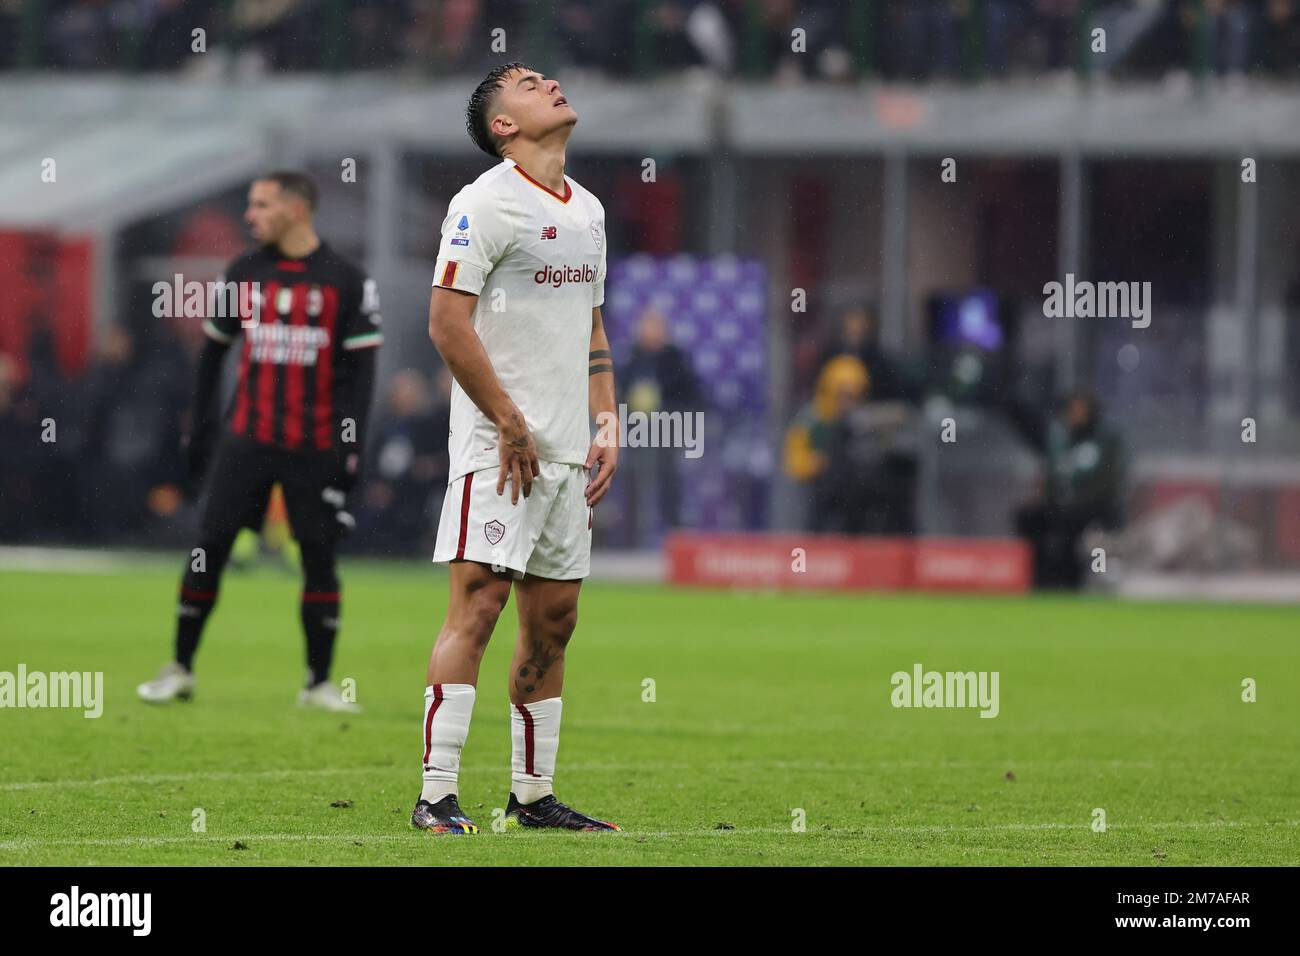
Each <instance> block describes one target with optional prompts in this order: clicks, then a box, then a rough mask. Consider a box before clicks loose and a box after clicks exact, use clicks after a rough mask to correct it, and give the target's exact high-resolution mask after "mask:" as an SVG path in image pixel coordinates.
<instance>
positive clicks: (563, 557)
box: [433, 461, 592, 581]
mask: <svg viewBox="0 0 1300 956" xmlns="http://www.w3.org/2000/svg"><path fill="white" fill-rule="evenodd" d="M541 466H542V473H541V474H540V475H539V476H538V477H536V478H534V479H533V488H532V492H531V493H530V494H529V496H528V497H527V498H525V497H524V495H523V491H522V490H521V491H520V493H519V501H518V503H516V504H513V505H512V504H511V503H510V481H509V480H508V479H507V481H506V485H505V489H504V490H503V491H502V493H501V494H500V495H498V494H497V474H498V469H497V468H495V467H493V468H485V469H483V470H482V471H476V472H470V473H469V474H467V475H462V476H461V477H459V478H457V479H456V480H455V481H453V482H452V483H451V484H449V485H448V486H447V497H446V498H444V499H443V502H442V518H441V519H440V520H439V522H438V541H437V544H436V545H435V546H434V549H433V560H434V561H436V562H439V563H444V562H448V561H461V560H464V561H479V562H481V563H483V564H489V565H492V566H493V568H494V569H495V570H497V571H505V570H509V571H511V572H512V573H513V575H514V577H515V578H522V577H523V576H524V574H525V573H527V574H531V575H535V576H536V577H540V578H552V579H554V580H557V581H569V580H573V579H575V578H585V577H586V576H587V575H588V574H590V573H591V522H592V513H591V509H590V508H588V507H587V499H586V496H585V495H584V494H583V490H584V489H585V488H586V487H587V470H586V469H585V468H583V467H582V466H581V465H568V464H561V463H559V462H554V461H543V462H541Z"/></svg>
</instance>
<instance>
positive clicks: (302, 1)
mask: <svg viewBox="0 0 1300 956" xmlns="http://www.w3.org/2000/svg"><path fill="white" fill-rule="evenodd" d="M1098 26H1100V27H1102V28H1104V29H1105V30H1106V31H1107V36H1108V46H1107V52H1108V53H1109V54H1111V55H1112V56H1113V60H1114V63H1115V66H1116V69H1117V72H1119V73H1121V74H1124V75H1139V76H1146V77H1156V76H1161V75H1164V74H1168V73H1173V72H1180V71H1183V72H1185V71H1187V70H1189V69H1196V70H1204V71H1206V72H1210V73H1219V74H1225V75H1240V74H1248V73H1249V74H1258V75H1267V74H1274V75H1285V76H1292V77H1294V76H1296V75H1297V73H1298V72H1300V0H802V2H796V0H757V2H753V0H536V2H534V0H0V68H12V67H14V66H18V65H22V66H27V67H40V68H53V69H59V70H106V69H107V70H133V71H134V70H144V71H177V70H183V69H194V70H199V71H202V70H204V69H211V67H212V64H213V62H216V61H218V60H220V59H221V57H222V56H223V55H227V56H229V57H230V58H232V59H234V60H235V61H237V63H238V65H239V67H240V68H243V69H245V70H246V71H251V72H258V71H286V70H320V69H325V70H334V69H339V70H375V69H383V70H393V69H396V70H400V71H406V72H410V73H414V74H427V73H450V72H457V71H470V72H476V71H481V70H482V69H484V68H485V67H486V66H487V65H488V64H490V63H494V62H498V61H499V60H500V57H501V55H502V52H503V51H501V50H499V49H498V50H494V49H492V48H491V47H490V45H489V41H490V40H491V39H492V35H493V31H495V30H497V29H498V28H499V29H500V30H503V31H504V34H502V35H501V36H502V37H503V38H504V41H505V43H506V48H505V52H507V53H509V54H511V55H515V54H519V55H521V56H524V57H526V58H535V59H537V60H538V61H539V64H544V68H545V69H547V70H549V71H550V72H553V73H555V72H559V71H560V70H569V71H573V70H575V69H576V70H583V71H591V72H598V73H601V74H604V75H609V76H646V75H650V74H655V73H661V72H665V71H675V70H681V69H686V68H692V67H694V68H703V69H708V70H711V71H714V72H718V73H722V74H734V73H740V74H744V75H770V76H777V77H781V78H786V79H795V78H801V77H802V78H816V79H824V80H830V81H835V80H844V79H848V78H851V77H855V76H861V75H864V74H866V75H874V76H881V77H884V78H886V79H895V80H926V79H941V78H952V79H967V80H971V79H977V78H981V77H994V78H997V77H1005V76H1014V75H1039V74H1043V73H1051V72H1054V71H1067V70H1070V69H1072V68H1074V67H1075V66H1076V65H1077V64H1078V63H1079V62H1080V57H1081V55H1082V54H1083V51H1084V50H1085V49H1086V48H1087V47H1086V44H1087V42H1088V39H1089V36H1090V33H1091V30H1092V29H1093V28H1095V27H1098ZM196 28H202V29H203V30H204V31H205V41H204V43H205V50H206V51H207V52H208V53H211V54H213V57H211V58H209V59H208V60H204V59H203V58H199V57H196V56H195V55H194V52H193V49H192V47H193V34H192V31H193V30H195V29H196ZM796 28H802V29H803V30H804V31H805V36H804V43H805V47H804V50H803V51H801V52H799V53H796V52H794V51H792V49H791V46H792V35H791V34H792V31H793V30H795V29H796Z"/></svg>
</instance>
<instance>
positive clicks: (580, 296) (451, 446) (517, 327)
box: [433, 159, 606, 481]
mask: <svg viewBox="0 0 1300 956" xmlns="http://www.w3.org/2000/svg"><path fill="white" fill-rule="evenodd" d="M564 187H565V195H561V194H558V193H556V192H554V191H552V190H551V189H548V188H547V187H545V186H543V185H542V184H541V183H539V182H537V181H536V180H534V179H533V178H532V177H530V176H529V175H528V174H527V173H525V172H524V170H523V169H522V168H521V167H520V166H519V165H518V164H517V163H515V161H514V160H512V159H506V160H503V161H502V162H501V163H500V164H499V165H497V166H494V167H493V168H492V169H489V170H488V171H487V172H485V173H484V174H483V175H482V176H480V177H479V178H478V179H476V180H474V182H472V183H470V184H469V185H468V186H466V187H465V188H464V189H462V190H461V191H460V192H458V193H457V194H456V195H455V196H454V197H453V198H452V200H451V205H450V206H449V207H448V209H447V218H446V219H445V220H444V221H443V223H442V242H441V244H440V246H439V248H438V262H437V266H436V271H435V273H434V280H433V284H434V285H435V286H443V287H444V288H448V289H456V290H459V291H461V292H468V293H472V294H474V295H477V296H478V302H477V303H476V305H475V307H474V331H475V332H477V333H478V337H479V339H481V340H482V342H483V348H484V349H485V350H486V351H487V355H488V358H489V359H490V360H491V362H492V368H493V369H494V370H495V371H496V374H497V378H499V379H500V380H501V385H502V387H503V388H505V390H506V394H508V395H509V396H510V398H511V399H512V400H513V401H514V403H515V404H516V405H518V406H519V408H520V410H521V411H522V412H523V413H524V420H525V421H526V423H527V425H528V430H529V431H530V432H532V435H533V440H534V441H535V442H536V443H537V456H538V458H540V459H542V460H543V461H554V462H563V463H567V464H573V465H581V464H583V463H584V462H585V461H586V459H587V451H588V450H589V448H590V446H591V430H590V422H589V416H588V406H587V353H588V352H589V351H590V349H591V310H592V309H593V308H596V307H597V306H599V305H602V304H603V303H604V301H605V245H606V243H605V209H604V207H603V206H601V204H600V200H598V199H597V198H596V197H595V196H593V195H592V194H591V193H590V192H588V191H587V190H586V189H584V188H583V187H581V186H579V185H578V184H577V183H576V182H574V181H573V180H572V179H570V178H569V177H568V176H565V177H564ZM447 447H448V450H449V451H450V453H451V472H450V474H449V476H448V480H449V481H455V480H456V479H457V478H459V477H460V476H461V475H464V474H466V473H468V472H472V471H479V470H481V469H484V468H494V467H496V466H497V465H498V464H499V461H500V459H499V457H498V453H497V430H496V427H495V426H494V425H493V424H492V423H491V422H490V421H488V418H487V416H486V415H484V414H483V413H482V412H481V411H479V409H478V407H477V406H476V405H475V404H474V403H473V402H472V401H471V400H470V398H469V396H468V395H466V394H465V392H464V390H463V389H461V387H460V385H459V384H457V385H454V386H453V387H452V392H451V434H450V436H449V437H448V439H447Z"/></svg>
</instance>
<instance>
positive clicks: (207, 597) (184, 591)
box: [181, 584, 217, 601]
mask: <svg viewBox="0 0 1300 956" xmlns="http://www.w3.org/2000/svg"><path fill="white" fill-rule="evenodd" d="M181 598H183V599H184V600H186V601H215V600H216V599H217V592H216V591H195V590H193V589H192V588H187V587H185V585H183V584H182V585H181Z"/></svg>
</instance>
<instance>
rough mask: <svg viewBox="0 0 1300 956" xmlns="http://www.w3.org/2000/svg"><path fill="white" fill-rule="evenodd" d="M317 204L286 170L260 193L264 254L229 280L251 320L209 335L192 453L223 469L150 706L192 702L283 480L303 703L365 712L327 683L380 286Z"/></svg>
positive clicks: (214, 326)
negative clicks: (241, 537) (338, 554)
mask: <svg viewBox="0 0 1300 956" xmlns="http://www.w3.org/2000/svg"><path fill="white" fill-rule="evenodd" d="M316 201H317V190H316V184H315V182H314V181H313V180H312V179H311V177H310V176H308V175H306V174H304V173H300V172H293V171H283V172H274V173H270V174H269V175H267V176H265V177H263V178H261V179H258V180H257V181H256V182H254V183H253V184H252V187H251V188H250V189H249V193H248V209H247V211H246V212H245V214H244V218H245V220H246V221H247V223H248V225H249V227H250V229H251V231H252V234H253V238H254V239H256V240H257V241H258V242H259V243H260V244H261V245H260V247H259V248H258V249H256V250H255V251H253V252H250V253H248V254H246V255H244V256H241V257H240V258H238V259H236V260H235V261H234V262H233V263H231V265H230V268H229V269H228V270H227V273H226V276H225V280H224V281H225V283H227V284H234V287H235V288H237V289H238V299H239V308H238V309H237V310H232V309H226V310H217V311H218V312H221V311H237V312H238V314H235V315H226V316H220V315H214V316H212V317H210V318H208V319H207V320H206V321H205V322H204V323H203V331H204V332H205V333H206V335H207V342H205V344H204V347H203V350H202V352H201V353H200V356H199V363H198V381H197V386H196V389H195V399H194V411H193V423H192V428H191V432H190V439H189V444H188V449H187V456H188V464H189V469H190V474H191V477H192V478H193V479H194V480H195V481H196V482H197V481H198V480H200V478H202V476H203V474H204V472H205V471H207V470H208V469H207V462H208V458H209V457H210V456H211V457H212V458H213V461H212V468H211V473H210V474H209V475H208V476H207V481H206V492H207V500H206V502H205V504H204V506H203V513H202V518H201V519H200V531H199V542H198V547H197V548H196V549H195V550H194V551H192V552H191V556H190V558H189V559H188V562H187V565H186V570H185V576H184V578H183V579H182V581H181V591H180V606H179V607H178V609H177V618H176V656H175V659H174V660H173V661H171V662H170V663H168V664H167V665H166V666H165V667H164V668H163V669H162V671H161V673H159V675H158V677H157V678H155V679H154V680H152V681H149V682H147V683H144V684H141V685H140V687H139V688H138V693H139V695H140V697H141V698H142V699H143V700H145V701H148V702H150V703H164V702H167V701H171V700H175V699H177V698H181V699H188V698H189V697H191V696H192V695H193V693H194V673H193V665H194V653H195V650H196V649H197V648H198V644H199V638H200V636H201V635H202V633H203V626H204V624H206V623H207V620H208V615H209V614H211V612H212V608H213V606H214V605H215V604H216V600H217V592H218V589H219V586H220V582H221V572H222V570H223V568H224V567H225V564H226V560H227V558H228V557H229V556H230V549H231V547H232V546H233V544H234V542H235V537H236V536H237V535H238V534H239V531H240V530H241V529H242V528H244V527H249V528H253V529H255V530H256V529H258V528H260V527H261V522H262V516H263V515H264V514H265V512H266V506H267V500H268V497H269V495H270V493H271V489H272V487H273V486H274V485H275V484H276V483H277V482H278V483H279V484H280V487H281V489H282V490H283V493H284V501H285V505H286V508H287V510H288V512H289V522H290V524H291V525H292V528H293V533H294V536H295V537H296V538H297V541H298V545H299V548H300V551H301V555H302V569H303V591H302V627H303V631H304V632H305V633H306V638H307V668H308V676H307V686H306V688H305V689H304V690H303V691H302V693H301V694H300V695H299V702H300V703H301V704H304V705H309V706H318V707H324V708H326V709H329V710H339V711H349V710H356V709H357V708H356V705H355V704H354V703H353V702H351V701H349V700H347V699H345V698H344V696H343V695H342V693H341V692H340V691H339V689H338V688H337V687H336V686H335V685H334V684H332V683H330V681H329V670H330V662H331V660H332V658H333V653H334V642H335V639H336V638H337V637H338V628H339V582H338V576H337V573H336V570H335V550H336V547H337V544H338V541H339V538H340V536H341V535H342V533H343V532H344V531H345V530H346V528H347V527H348V526H349V525H350V522H351V517H350V515H348V513H347V511H346V498H347V494H348V492H349V490H350V489H351V487H352V485H353V484H354V483H355V481H356V478H357V469H358V463H359V460H360V453H361V450H362V448H363V447H364V445H363V442H364V435H365V423H366V418H367V415H368V412H369V409H370V401H371V395H372V392H373V391H374V379H375V351H376V347H377V346H378V345H379V344H380V343H381V342H382V341H383V337H382V335H381V334H380V329H379V323H380V317H379V311H378V306H379V303H378V297H377V295H376V293H375V286H374V282H373V281H372V280H370V279H368V278H366V276H365V273H364V272H362V271H361V270H360V269H359V268H357V267H356V266H355V265H353V264H352V263H350V262H348V261H347V260H346V259H344V258H343V257H342V256H341V255H339V254H338V253H337V252H335V251H334V250H333V249H332V248H330V246H329V245H328V244H326V243H325V242H322V241H321V239H320V238H319V237H318V236H317V235H316V230H315V228H314V225H313V221H312V218H313V215H314V212H315V208H316ZM232 298H233V297H232ZM241 334H242V335H243V345H242V356H243V357H242V360H241V365H240V370H239V384H238V387H237V391H236V393H235V400H234V407H233V410H232V411H231V412H230V413H229V414H228V416H227V417H228V419H229V424H228V426H226V427H224V428H223V427H222V424H221V422H220V421H219V420H218V418H217V417H216V415H215V414H214V405H215V404H216V402H215V398H216V393H217V391H218V382H219V379H220V375H221V367H222V360H223V359H224V358H225V355H226V352H227V350H228V349H229V348H230V346H231V345H232V344H233V343H234V342H235V340H236V339H237V338H238V337H239V336H240V335H241ZM218 433H220V437H219V438H218V437H217V435H218ZM214 446H215V454H214V455H213V449H214Z"/></svg>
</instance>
